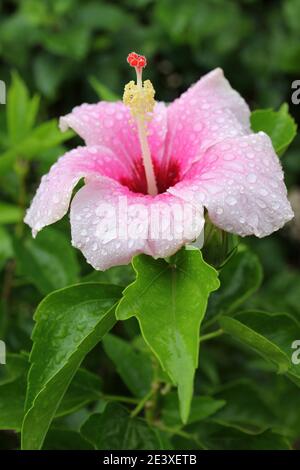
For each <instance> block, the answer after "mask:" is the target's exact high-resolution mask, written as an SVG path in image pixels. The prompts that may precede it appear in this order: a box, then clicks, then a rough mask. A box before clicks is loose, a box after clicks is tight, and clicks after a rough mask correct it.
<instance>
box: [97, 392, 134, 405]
mask: <svg viewBox="0 0 300 470" xmlns="http://www.w3.org/2000/svg"><path fill="white" fill-rule="evenodd" d="M100 398H102V399H103V400H107V401H121V402H123V403H131V404H132V405H136V404H138V403H139V399H138V398H131V397H123V396H120V395H105V394H101V395H100Z"/></svg>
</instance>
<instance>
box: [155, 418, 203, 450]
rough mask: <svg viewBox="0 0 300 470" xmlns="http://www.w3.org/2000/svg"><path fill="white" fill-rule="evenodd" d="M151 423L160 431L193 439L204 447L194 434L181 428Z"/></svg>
mask: <svg viewBox="0 0 300 470" xmlns="http://www.w3.org/2000/svg"><path fill="white" fill-rule="evenodd" d="M153 425H154V426H155V427H157V428H158V429H160V431H163V432H166V433H168V434H171V435H172V436H180V437H183V438H184V439H188V440H190V441H194V442H195V443H196V444H197V445H198V446H200V447H202V448H203V447H204V446H203V444H202V443H201V442H200V441H199V439H198V438H197V437H196V436H194V435H193V434H190V433H188V432H185V431H182V430H181V429H178V428H170V427H168V426H165V425H164V424H162V423H160V422H156V423H153Z"/></svg>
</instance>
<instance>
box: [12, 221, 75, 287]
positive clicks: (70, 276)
mask: <svg viewBox="0 0 300 470" xmlns="http://www.w3.org/2000/svg"><path fill="white" fill-rule="evenodd" d="M14 248H15V253H16V256H17V265H18V268H19V269H20V272H21V274H22V275H23V276H24V277H25V278H26V279H28V280H30V281H31V282H32V283H33V284H34V285H35V286H36V287H37V289H38V290H39V291H40V292H41V293H42V294H48V293H49V292H52V291H54V290H56V289H59V288H62V287H66V286H68V285H71V284H75V283H76V282H77V281H78V274H79V266H78V262H77V259H76V254H75V251H74V249H73V248H72V246H71V245H70V243H69V240H68V239H67V237H66V236H65V235H64V234H63V233H62V232H59V231H58V230H56V229H54V228H52V227H51V228H47V229H46V230H44V231H42V232H40V233H39V234H38V236H37V237H36V238H35V239H33V238H32V237H28V238H27V239H26V240H25V241H22V242H19V241H18V240H15V243H14Z"/></svg>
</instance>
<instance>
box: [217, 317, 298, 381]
mask: <svg viewBox="0 0 300 470" xmlns="http://www.w3.org/2000/svg"><path fill="white" fill-rule="evenodd" d="M220 324H221V326H222V328H223V329H224V331H225V332H227V333H229V334H230V335H232V336H233V337H234V338H237V339H238V340H240V341H242V342H243V343H244V344H247V345H248V346H250V347H251V348H253V349H254V350H255V351H257V352H258V353H259V354H260V355H261V356H262V357H264V358H265V359H266V360H268V361H269V362H270V363H271V364H273V366H275V367H276V369H277V370H278V372H279V373H286V374H287V376H288V377H289V378H290V379H292V380H294V381H296V382H297V383H299V386H300V365H299V364H298V365H296V364H293V363H292V360H291V359H292V354H293V352H294V350H293V349H292V344H293V342H294V341H295V339H299V338H300V326H299V323H297V322H296V320H295V319H294V318H293V317H292V316H290V315H288V314H285V313H278V314H272V313H267V312H258V311H250V312H243V313H240V314H238V315H236V316H235V317H234V318H232V317H227V316H226V317H222V318H221V319H220Z"/></svg>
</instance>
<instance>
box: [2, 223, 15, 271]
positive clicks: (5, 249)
mask: <svg viewBox="0 0 300 470" xmlns="http://www.w3.org/2000/svg"><path fill="white" fill-rule="evenodd" d="M12 256H13V247H12V242H11V238H10V236H9V233H8V232H7V230H5V228H4V227H0V270H1V269H2V268H3V266H4V264H5V262H6V261H7V260H8V259H9V258H11V257H12Z"/></svg>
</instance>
